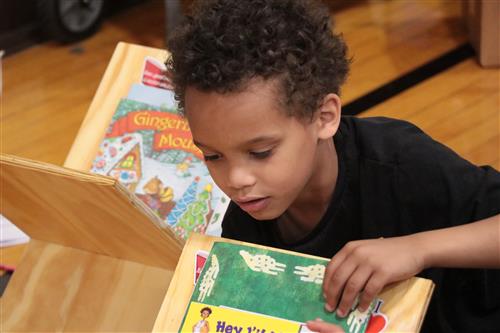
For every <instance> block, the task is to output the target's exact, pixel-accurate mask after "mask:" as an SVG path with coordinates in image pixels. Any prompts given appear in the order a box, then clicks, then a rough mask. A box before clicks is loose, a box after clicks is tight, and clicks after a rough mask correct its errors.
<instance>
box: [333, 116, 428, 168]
mask: <svg viewBox="0 0 500 333" xmlns="http://www.w3.org/2000/svg"><path fill="white" fill-rule="evenodd" d="M340 132H341V133H340V135H341V136H343V137H344V139H345V141H347V142H348V145H349V144H350V146H351V149H355V150H356V151H357V153H358V155H359V156H360V157H361V158H364V159H368V160H372V161H378V162H381V163H384V164H394V163H399V162H400V161H401V157H402V155H405V154H407V153H408V152H412V151H413V152H416V151H420V152H424V153H425V152H426V151H429V149H428V148H429V147H431V146H433V145H434V144H435V143H436V142H435V141H434V140H432V139H431V138H430V137H429V136H428V135H427V134H425V133H424V132H423V131H422V130H421V129H420V128H418V127H417V126H415V125H414V124H412V123H410V122H407V121H404V120H399V119H394V118H387V117H367V118H358V117H350V116H343V117H342V122H341V126H340Z"/></svg>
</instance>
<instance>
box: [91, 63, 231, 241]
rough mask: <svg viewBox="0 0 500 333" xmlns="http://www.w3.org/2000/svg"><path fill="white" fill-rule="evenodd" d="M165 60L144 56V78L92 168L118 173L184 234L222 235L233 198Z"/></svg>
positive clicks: (122, 109) (121, 103) (124, 102)
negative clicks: (193, 128)
mask: <svg viewBox="0 0 500 333" xmlns="http://www.w3.org/2000/svg"><path fill="white" fill-rule="evenodd" d="M163 66H164V65H163V64H162V63H160V62H159V61H157V60H156V59H154V58H150V57H146V58H145V62H144V70H143V75H142V81H141V82H140V83H134V84H132V86H131V87H130V90H129V93H128V95H127V96H126V97H124V98H122V99H121V100H120V101H119V103H118V106H117V108H116V110H115V113H114V114H113V117H112V120H111V123H110V125H109V127H108V129H107V131H106V135H105V138H104V139H103V141H102V142H101V144H100V146H99V150H98V152H97V156H96V158H95V159H94V161H93V163H92V167H91V171H92V172H94V173H98V174H103V175H109V176H111V177H113V178H115V179H117V180H118V181H119V182H120V183H121V184H122V185H125V186H126V187H127V188H128V189H129V190H130V191H131V192H133V193H135V195H136V196H137V197H138V198H139V199H141V200H142V201H143V202H144V203H145V204H146V205H147V206H148V207H149V208H150V209H151V210H152V211H153V212H154V213H156V214H157V215H158V216H159V217H160V218H161V220H162V221H163V223H164V225H163V226H164V227H171V228H172V229H173V230H174V232H175V233H176V234H177V235H178V236H180V237H181V238H184V239H186V238H187V237H188V236H189V234H190V233H191V232H197V233H206V234H210V235H220V232H221V221H222V217H223V215H224V212H225V209H226V208H227V205H228V203H229V199H228V198H227V197H226V196H225V195H224V193H223V192H222V191H221V190H220V189H219V188H218V187H217V185H216V184H215V183H214V181H213V180H212V178H211V177H210V175H209V172H208V169H207V167H206V165H205V163H204V159H203V155H202V153H201V151H200V150H199V149H198V148H197V147H196V146H195V145H194V143H193V140H192V136H191V132H190V129H189V125H188V123H187V120H186V119H185V118H184V117H182V116H181V115H180V114H179V113H178V111H177V106H176V102H175V100H174V93H173V91H172V86H171V85H170V84H169V82H168V78H167V77H166V76H165V75H162V74H161V73H162V71H164V68H163Z"/></svg>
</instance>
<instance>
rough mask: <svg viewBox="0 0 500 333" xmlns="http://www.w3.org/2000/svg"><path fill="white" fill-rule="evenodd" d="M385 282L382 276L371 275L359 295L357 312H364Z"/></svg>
mask: <svg viewBox="0 0 500 333" xmlns="http://www.w3.org/2000/svg"><path fill="white" fill-rule="evenodd" d="M384 285H385V282H384V279H383V276H381V275H380V274H373V275H372V277H371V278H370V279H369V280H368V282H367V283H366V286H365V289H364V290H363V292H362V293H361V297H360V299H359V306H358V308H359V310H360V311H365V310H366V309H367V308H368V306H369V305H370V303H371V302H372V301H373V299H374V298H375V297H377V295H378V294H379V293H380V291H381V290H382V288H384Z"/></svg>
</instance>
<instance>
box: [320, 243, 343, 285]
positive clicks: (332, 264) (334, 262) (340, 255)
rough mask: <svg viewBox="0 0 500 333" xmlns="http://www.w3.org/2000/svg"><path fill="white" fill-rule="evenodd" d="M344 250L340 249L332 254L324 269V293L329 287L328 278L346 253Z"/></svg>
mask: <svg viewBox="0 0 500 333" xmlns="http://www.w3.org/2000/svg"><path fill="white" fill-rule="evenodd" d="M344 253H345V251H342V250H340V251H339V252H337V254H336V255H334V256H333V258H332V260H330V262H329V263H328V265H327V266H326V270H325V276H324V277H323V293H324V294H325V295H326V293H327V290H328V289H329V288H330V280H331V279H332V276H333V274H334V273H335V271H336V270H337V268H338V267H339V266H340V264H342V262H343V261H344V259H345V258H346V255H345V254H344Z"/></svg>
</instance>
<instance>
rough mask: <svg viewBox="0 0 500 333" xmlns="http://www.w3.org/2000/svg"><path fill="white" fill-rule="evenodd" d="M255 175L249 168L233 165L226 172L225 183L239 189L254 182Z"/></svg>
mask: <svg viewBox="0 0 500 333" xmlns="http://www.w3.org/2000/svg"><path fill="white" fill-rule="evenodd" d="M255 180H256V179H255V176H253V175H252V173H251V172H250V170H248V169H246V168H244V167H233V168H231V169H230V170H229V172H228V177H227V185H228V186H229V187H230V188H232V189H235V190H239V189H242V188H245V187H248V186H252V185H254V184H255Z"/></svg>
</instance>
